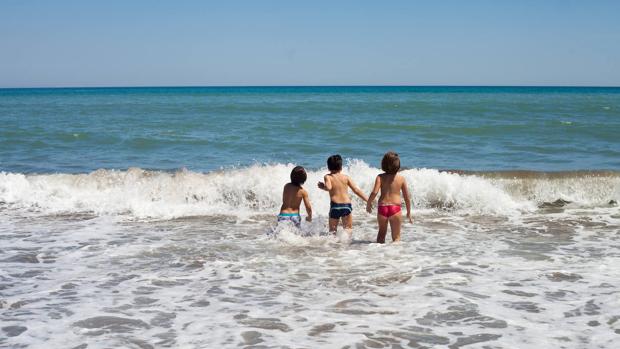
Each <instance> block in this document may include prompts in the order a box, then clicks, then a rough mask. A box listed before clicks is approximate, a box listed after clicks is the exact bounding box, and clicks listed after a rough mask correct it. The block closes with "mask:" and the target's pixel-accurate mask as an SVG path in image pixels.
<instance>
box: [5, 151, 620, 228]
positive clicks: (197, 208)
mask: <svg viewBox="0 0 620 349" xmlns="http://www.w3.org/2000/svg"><path fill="white" fill-rule="evenodd" d="M293 166H294V165H292V164H287V165H284V164H274V165H255V166H251V167H246V168H238V169H228V170H222V171H217V172H209V173H198V172H192V171H187V170H181V171H178V172H174V173H170V172H160V171H147V170H142V169H139V168H130V169H128V170H126V171H120V170H97V171H94V172H91V173H88V174H44V175H25V174H20V173H7V172H0V203H2V205H3V206H5V207H9V208H25V209H29V210H35V211H37V212H43V213H46V214H60V213H80V212H89V213H94V214H97V215H130V216H133V217H139V218H163V219H167V218H177V217H186V216H199V215H214V214H226V215H236V216H240V217H243V216H245V215H252V214H257V213H261V214H262V213H275V212H276V211H277V209H278V208H279V205H280V204H281V202H280V200H281V194H282V193H281V190H282V186H283V185H284V184H285V183H286V182H287V181H288V178H289V174H290V170H291V169H292V167H293ZM344 171H345V172H346V173H348V174H349V175H351V177H352V178H353V180H354V181H355V182H357V184H358V185H359V186H360V188H361V189H362V190H363V191H364V192H366V193H368V192H369V191H370V189H371V187H372V185H373V183H374V178H375V176H376V175H377V174H379V173H380V170H379V169H377V168H373V167H370V166H368V165H367V164H365V163H364V162H362V161H357V160H354V161H351V162H350V163H349V164H348V165H347V166H346V167H345V169H344ZM325 173H326V171H325V169H321V170H318V171H308V181H307V183H306V185H305V188H306V189H307V190H308V191H309V193H310V198H311V200H312V204H313V206H314V208H315V212H318V213H319V214H322V213H326V212H327V210H328V209H329V199H328V197H327V195H326V194H325V193H324V192H322V191H321V190H319V189H318V188H317V187H316V182H317V181H319V180H321V179H322V176H323V175H324V174H325ZM401 174H402V175H403V176H404V177H405V178H406V179H407V181H408V183H409V185H410V187H411V191H412V193H413V200H412V201H413V205H414V208H416V209H442V210H454V211H465V212H467V213H476V214H494V215H497V214H499V215H508V214H515V213H516V214H518V213H521V212H531V211H534V210H537V209H538V207H539V206H540V205H542V204H543V203H545V202H554V201H557V200H563V201H566V202H569V203H570V204H571V205H577V206H589V207H592V206H604V205H608V203H610V202H618V200H619V198H620V175H618V174H617V173H606V174H605V175H593V174H589V173H572V174H570V173H569V174H567V175H564V176H549V175H545V174H543V173H540V174H539V175H535V174H532V173H528V175H527V176H512V177H510V176H506V175H498V173H492V172H490V173H469V174H468V173H457V172H446V171H439V170H435V169H408V170H404V171H402V172H401ZM353 205H354V209H355V210H363V209H364V206H363V202H362V201H361V200H359V199H357V198H354V200H353Z"/></svg>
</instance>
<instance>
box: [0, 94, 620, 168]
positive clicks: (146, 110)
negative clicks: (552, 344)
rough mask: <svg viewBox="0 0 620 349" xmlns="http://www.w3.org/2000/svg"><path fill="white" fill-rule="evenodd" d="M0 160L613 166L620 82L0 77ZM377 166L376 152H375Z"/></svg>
mask: <svg viewBox="0 0 620 349" xmlns="http://www.w3.org/2000/svg"><path fill="white" fill-rule="evenodd" d="M0 121H1V122H0V170H1V171H7V172H19V173H56V172H60V173H82V172H89V171H92V170H96V169H100V168H112V169H126V168H129V167H140V168H146V169H155V170H172V169H179V168H187V169H190V170H194V171H202V172H204V171H211V170H215V169H219V168H222V167H224V168H227V167H230V166H246V165H252V164H255V163H296V164H301V165H304V166H308V167H311V168H319V167H321V166H323V165H324V161H325V159H326V157H327V156H329V155H330V154H333V153H340V154H342V155H343V156H344V157H345V158H349V159H360V160H364V161H365V162H367V163H369V164H373V165H374V164H376V163H378V161H379V159H380V157H381V155H382V154H383V153H384V152H385V151H386V150H389V149H393V150H396V151H397V152H398V153H400V154H401V157H402V158H403V164H404V165H405V166H407V167H409V168H421V167H426V168H439V169H463V170H485V171H493V170H507V169H521V170H543V171H563V170H578V169H612V170H618V169H620V141H619V139H620V138H619V137H618V134H619V133H620V88H550V87H545V88H530V87H222V88H219V87H218V88H216V87H195V88H194V87H191V88H190V87H187V88H186V87H179V88H167V87H166V88H159V87H153V88H66V89H65V88H63V89H1V90H0ZM375 166H376V165H375Z"/></svg>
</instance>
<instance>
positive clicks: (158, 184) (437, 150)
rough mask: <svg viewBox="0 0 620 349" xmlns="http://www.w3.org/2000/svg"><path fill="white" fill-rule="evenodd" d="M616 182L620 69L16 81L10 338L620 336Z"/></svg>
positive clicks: (81, 343)
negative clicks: (238, 80)
mask: <svg viewBox="0 0 620 349" xmlns="http://www.w3.org/2000/svg"><path fill="white" fill-rule="evenodd" d="M390 150H392V151H395V152H397V153H398V154H399V155H400V158H401V166H402V168H401V172H400V174H401V175H402V176H403V177H405V179H406V180H407V183H408V186H409V190H410V192H411V194H412V200H411V201H412V207H413V209H412V212H413V219H414V222H413V224H410V223H405V224H404V225H403V233H402V241H401V242H399V243H392V242H391V241H390V234H389V233H388V238H387V243H386V244H377V243H375V241H376V235H377V223H376V212H373V213H372V214H368V213H366V212H365V210H364V207H365V205H364V203H363V202H362V200H361V199H359V198H358V197H355V196H352V204H353V235H352V239H350V240H348V239H344V238H343V237H342V235H340V234H338V235H336V236H333V235H331V234H329V233H328V231H327V230H328V229H327V219H328V210H329V196H328V195H327V194H326V193H325V192H323V191H321V190H320V189H319V188H318V187H317V182H318V181H320V180H322V178H323V176H324V175H325V174H326V173H327V169H326V159H327V157H329V156H330V155H332V154H341V155H342V157H343V158H344V169H343V170H344V173H346V174H348V175H349V176H350V177H351V178H352V179H353V181H354V182H355V183H356V184H357V185H358V186H359V187H360V188H361V189H362V190H363V191H364V192H365V193H369V192H370V190H371V188H372V184H373V183H374V179H375V177H376V175H378V174H379V173H381V170H380V162H381V157H382V156H383V154H384V153H385V152H387V151H390ZM296 165H301V166H304V167H305V168H306V170H307V172H308V180H307V182H306V183H305V185H304V187H305V188H306V190H307V191H308V193H309V197H310V200H311V202H312V206H313V209H314V217H313V218H314V219H313V220H312V222H305V221H304V222H303V223H302V226H301V229H297V228H295V227H292V226H289V225H286V224H281V225H277V224H276V215H277V213H278V210H279V207H280V205H281V195H282V187H283V186H284V184H286V183H287V182H288V181H289V174H290V171H291V169H292V168H293V167H294V166H296ZM619 201H620V88H612V87H608V88H604V87H440V86H437V87H406V86H394V87H372V86H357V87H344V86H343V87H136V88H32V89H0V347H2V348H74V349H86V348H88V349H98V348H139V349H147V348H343V349H344V348H348V349H361V348H392V349H396V348H449V349H455V348H480V349H482V348H484V349H495V348H618V347H619V345H620V207H619V206H618V202H619ZM403 207H404V206H403ZM301 213H302V216H306V213H305V210H304V209H302V212H301Z"/></svg>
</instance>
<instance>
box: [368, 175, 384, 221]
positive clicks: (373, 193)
mask: <svg viewBox="0 0 620 349" xmlns="http://www.w3.org/2000/svg"><path fill="white" fill-rule="evenodd" d="M379 188H381V177H379V176H377V178H376V179H375V186H374V187H373V188H372V191H371V192H370V196H369V197H368V202H366V212H368V213H371V212H372V203H373V202H375V198H376V197H377V194H378V193H379Z"/></svg>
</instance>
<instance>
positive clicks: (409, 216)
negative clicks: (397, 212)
mask: <svg viewBox="0 0 620 349" xmlns="http://www.w3.org/2000/svg"><path fill="white" fill-rule="evenodd" d="M407 219H408V220H409V223H411V224H413V218H411V213H407Z"/></svg>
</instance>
